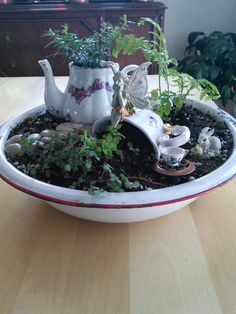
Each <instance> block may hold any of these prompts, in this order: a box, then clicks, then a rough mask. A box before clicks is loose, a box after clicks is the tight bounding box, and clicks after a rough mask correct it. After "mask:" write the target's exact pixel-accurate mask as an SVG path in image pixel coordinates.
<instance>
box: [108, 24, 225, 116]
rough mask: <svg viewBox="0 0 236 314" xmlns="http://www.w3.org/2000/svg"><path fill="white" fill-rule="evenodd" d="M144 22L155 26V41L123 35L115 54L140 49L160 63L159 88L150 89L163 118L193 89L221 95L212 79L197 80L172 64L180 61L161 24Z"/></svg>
mask: <svg viewBox="0 0 236 314" xmlns="http://www.w3.org/2000/svg"><path fill="white" fill-rule="evenodd" d="M145 23H149V24H151V26H152V28H153V31H151V32H150V33H151V34H152V36H153V39H152V40H150V41H148V40H146V39H145V38H143V37H141V38H137V37H135V36H134V35H133V34H131V35H129V34H127V35H123V36H120V37H118V38H117V40H116V46H114V48H113V50H112V53H113V55H114V56H118V55H119V53H120V52H121V51H122V52H123V53H124V54H127V55H131V54H133V53H134V52H135V51H137V50H141V51H142V52H143V54H144V57H145V58H146V60H147V61H151V62H157V64H158V74H159V76H158V79H159V81H158V89H156V90H153V91H152V92H151V105H152V109H153V110H154V111H155V112H156V113H158V114H159V115H160V116H161V117H162V118H163V119H165V120H168V119H169V115H170V112H171V110H172V108H173V105H174V106H175V107H176V108H177V109H180V108H181V107H182V106H183V104H184V102H185V100H186V98H187V96H188V95H189V94H190V93H191V92H192V91H193V90H194V89H198V90H199V91H200V93H201V98H205V99H217V98H219V96H220V95H219V92H218V90H217V88H216V87H215V86H214V84H212V83H211V82H210V81H208V80H206V79H204V78H199V79H194V78H193V77H191V76H190V75H187V74H183V73H180V72H179V71H177V70H176V69H174V68H173V66H174V67H175V68H177V66H178V62H177V60H176V59H174V58H170V57H169V55H168V51H167V47H166V39H165V36H164V34H163V32H162V30H161V28H160V26H159V24H158V23H156V22H155V21H153V20H152V19H150V18H141V19H140V20H139V22H138V25H143V24H145ZM161 78H163V79H164V81H165V85H166V86H165V88H163V87H162V82H161ZM171 86H172V87H173V86H175V87H176V91H173V89H171Z"/></svg>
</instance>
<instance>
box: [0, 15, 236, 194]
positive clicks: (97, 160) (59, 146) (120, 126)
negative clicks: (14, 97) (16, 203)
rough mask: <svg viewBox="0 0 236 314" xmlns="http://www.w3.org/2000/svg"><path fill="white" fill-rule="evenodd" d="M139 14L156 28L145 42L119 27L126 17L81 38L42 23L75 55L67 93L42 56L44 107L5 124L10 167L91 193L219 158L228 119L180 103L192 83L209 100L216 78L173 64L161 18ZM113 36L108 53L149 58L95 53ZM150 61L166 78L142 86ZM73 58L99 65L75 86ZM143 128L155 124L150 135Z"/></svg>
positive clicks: (188, 172)
mask: <svg viewBox="0 0 236 314" xmlns="http://www.w3.org/2000/svg"><path fill="white" fill-rule="evenodd" d="M144 23H149V24H151V25H152V27H153V29H154V31H153V34H154V38H153V40H152V41H147V40H145V39H144V38H136V37H135V36H134V35H127V34H125V33H124V32H125V30H126V29H127V28H128V27H129V26H128V22H127V20H126V18H125V17H123V18H122V19H121V23H120V25H119V26H113V25H111V24H110V23H106V22H104V23H102V25H101V32H100V33H95V34H94V35H93V36H91V37H90V38H87V39H81V38H79V37H78V36H77V35H76V34H73V33H70V32H69V30H68V27H67V26H64V28H63V29H62V30H57V31H52V30H49V32H48V34H47V35H48V36H50V38H51V39H52V44H54V45H55V46H56V47H57V48H58V51H59V52H61V51H63V52H64V53H65V55H66V56H67V57H68V60H69V61H72V62H73V66H71V77H70V79H69V83H68V88H67V92H66V93H67V95H65V94H64V95H63V93H61V92H60V91H58V90H57V89H56V87H55V84H54V81H53V78H52V73H51V68H50V65H49V64H48V63H47V61H45V60H41V61H40V65H41V67H42V68H43V70H44V73H45V77H46V89H47V97H45V103H46V112H45V113H43V114H41V115H40V116H32V117H29V118H27V119H25V120H24V121H22V122H21V123H19V124H18V125H17V126H16V127H14V128H13V130H12V131H11V132H10V134H9V137H8V141H7V142H6V146H5V154H6V156H7V160H8V161H9V162H10V163H11V164H12V165H13V166H14V167H15V168H17V169H18V170H20V171H21V172H23V173H25V174H27V175H29V176H30V177H33V178H36V179H38V180H40V181H43V182H46V183H49V184H52V185H57V186H62V187H66V188H71V189H78V190H84V191H89V193H92V194H99V193H101V192H103V191H108V192H123V191H125V192H129V191H143V190H150V189H159V188H164V187H169V186H173V185H177V184H181V183H185V182H189V181H193V180H195V179H198V178H200V177H202V176H204V175H206V174H208V173H210V172H212V171H213V170H215V169H217V168H218V167H220V166H221V165H222V164H223V163H225V162H226V160H227V159H228V158H229V157H230V155H231V153H232V149H233V136H232V134H231V132H230V130H229V128H228V126H227V125H226V123H225V122H223V121H220V120H219V119H217V118H216V117H214V116H212V115H211V114H210V113H205V114H203V113H202V112H201V111H199V110H198V109H197V108H194V107H192V106H191V105H186V103H187V97H188V96H189V95H190V94H191V93H192V92H193V90H195V89H198V90H200V92H201V97H202V98H206V99H216V98H217V97H219V93H218V91H217V89H216V87H215V86H214V85H212V84H211V83H210V82H209V81H207V80H205V79H198V80H195V79H193V78H192V77H190V76H189V75H185V74H183V73H179V72H178V71H177V70H176V66H177V63H176V60H174V59H170V58H169V56H168V53H167V50H166V43H165V37H164V35H163V33H162V31H161V29H160V28H159V25H158V24H156V23H155V22H154V21H152V20H151V19H148V18H143V19H141V20H140V21H139V24H144ZM98 42H99V47H101V49H100V50H99V49H97V47H98V46H97V43H98ZM111 43H112V44H113V47H114V48H113V50H112V53H113V55H114V56H115V57H116V56H117V55H118V54H119V53H120V52H121V51H122V52H123V53H124V54H132V53H133V52H135V51H137V50H141V51H142V52H143V54H144V56H145V58H146V60H147V62H145V63H144V64H142V65H140V66H136V65H131V66H127V67H125V68H124V69H122V70H120V69H119V65H118V64H117V63H114V62H112V61H103V60H104V59H105V57H104V56H107V55H109V53H108V52H109V51H110V50H109V49H108V48H109V47H111ZM154 61H155V62H157V63H158V65H159V75H160V77H162V78H163V79H164V82H165V85H166V86H165V88H163V86H162V83H161V81H160V80H159V82H158V88H157V89H155V90H153V91H151V92H148V86H147V77H146V76H147V73H148V72H147V71H148V67H149V65H150V64H151V62H154ZM79 66H80V67H82V70H85V68H90V69H92V70H94V71H97V68H98V69H99V71H100V70H102V69H104V70H105V71H104V73H105V74H102V75H103V76H102V77H101V78H98V76H97V75H98V72H99V71H97V72H96V75H95V77H94V78H93V79H92V81H91V83H89V84H87V85H86V87H85V86H82V87H81V86H75V80H74V81H73V76H75V74H74V72H75V71H77V68H78V67H79ZM173 66H174V67H173ZM87 70H88V69H87ZM73 71H74V72H73ZM99 73H100V72H99ZM50 75H51V76H50ZM83 75H84V76H86V74H83ZM170 77H171V80H170ZM173 85H174V86H175V87H177V88H178V91H177V92H173V91H172V90H173V88H172V86H173ZM112 86H113V87H112ZM50 93H51V94H50ZM99 93H100V94H99ZM98 94H99V95H100V96H99V97H100V98H98V99H95V98H94V97H95V96H96V95H98ZM86 101H87V102H88V103H83V102H86ZM89 101H90V102H91V103H89ZM95 105H96V108H95V107H94V106H95ZM89 106H91V108H92V111H91V110H90V109H88V108H90V107H89ZM86 110H87V111H86ZM91 112H92V113H91ZM147 116H148V117H149V118H146V117H147ZM135 119H136V120H135ZM138 119H141V120H138ZM140 121H143V126H141V125H140ZM152 123H153V124H152ZM150 127H151V129H150ZM149 132H150V133H151V132H156V133H154V135H150V136H149ZM153 138H154V140H153ZM171 143H172V144H171ZM180 146H181V147H180Z"/></svg>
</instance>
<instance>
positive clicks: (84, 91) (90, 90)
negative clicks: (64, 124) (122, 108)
mask: <svg viewBox="0 0 236 314" xmlns="http://www.w3.org/2000/svg"><path fill="white" fill-rule="evenodd" d="M104 88H105V89H106V90H107V91H108V92H113V89H112V86H111V85H110V83H109V82H104V81H102V80H100V79H95V80H94V81H93V83H92V84H91V85H89V86H88V87H87V88H84V87H81V88H78V87H75V86H74V85H73V84H71V85H70V86H69V88H68V93H69V94H71V96H72V97H74V98H75V100H76V102H77V103H80V102H81V101H82V100H83V99H85V98H86V97H90V96H91V95H92V94H94V93H95V92H96V91H98V90H101V89H104Z"/></svg>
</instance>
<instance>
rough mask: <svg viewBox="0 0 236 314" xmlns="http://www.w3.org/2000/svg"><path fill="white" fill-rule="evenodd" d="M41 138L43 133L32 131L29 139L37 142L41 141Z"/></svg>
mask: <svg viewBox="0 0 236 314" xmlns="http://www.w3.org/2000/svg"><path fill="white" fill-rule="evenodd" d="M40 139H41V135H40V134H39V133H32V134H30V135H29V136H28V140H30V141H31V142H36V141H39V140H40Z"/></svg>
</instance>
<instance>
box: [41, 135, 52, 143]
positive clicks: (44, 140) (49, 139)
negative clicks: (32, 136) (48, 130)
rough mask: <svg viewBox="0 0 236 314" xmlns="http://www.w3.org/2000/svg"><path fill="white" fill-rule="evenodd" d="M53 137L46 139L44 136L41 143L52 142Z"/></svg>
mask: <svg viewBox="0 0 236 314" xmlns="http://www.w3.org/2000/svg"><path fill="white" fill-rule="evenodd" d="M51 140H52V139H51V137H46V136H43V137H41V141H42V142H43V143H49V142H51Z"/></svg>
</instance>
